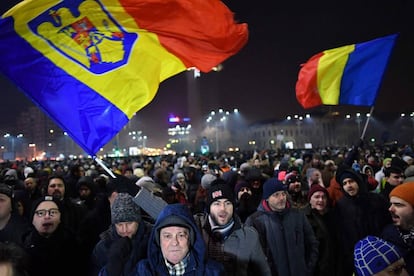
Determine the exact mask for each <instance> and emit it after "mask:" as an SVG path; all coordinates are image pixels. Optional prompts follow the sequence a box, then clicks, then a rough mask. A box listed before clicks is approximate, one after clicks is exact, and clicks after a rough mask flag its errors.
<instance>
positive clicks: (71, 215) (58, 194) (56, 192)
mask: <svg viewBox="0 0 414 276" xmlns="http://www.w3.org/2000/svg"><path fill="white" fill-rule="evenodd" d="M46 195H49V196H52V197H54V198H57V199H58V200H60V201H61V202H62V208H63V209H64V213H65V216H64V217H62V223H63V224H64V225H65V227H67V228H69V229H70V230H71V231H72V232H73V233H75V234H77V233H78V231H79V226H80V223H81V221H82V219H83V217H84V216H85V214H86V208H85V206H83V205H79V204H75V203H74V202H73V201H72V200H71V199H70V198H69V196H68V195H67V194H66V185H65V181H64V179H63V178H62V177H61V176H58V175H52V176H50V177H49V181H48V185H47V190H46Z"/></svg>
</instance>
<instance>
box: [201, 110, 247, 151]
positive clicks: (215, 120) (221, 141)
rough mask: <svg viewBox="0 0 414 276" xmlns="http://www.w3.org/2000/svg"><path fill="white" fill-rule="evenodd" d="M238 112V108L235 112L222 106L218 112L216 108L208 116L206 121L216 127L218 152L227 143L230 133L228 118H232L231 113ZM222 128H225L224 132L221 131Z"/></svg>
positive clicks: (215, 134)
mask: <svg viewBox="0 0 414 276" xmlns="http://www.w3.org/2000/svg"><path fill="white" fill-rule="evenodd" d="M238 113H239V110H238V109H237V108H234V109H233V112H230V111H225V110H223V109H222V108H220V109H219V110H218V111H217V112H216V111H214V110H213V111H211V112H210V114H209V116H208V117H207V119H206V123H207V124H211V125H212V126H213V127H214V136H215V146H216V152H219V151H220V148H221V147H223V146H224V145H226V141H225V138H226V135H227V134H228V133H227V131H229V129H227V127H226V125H227V121H228V119H229V118H230V115H233V114H235V115H237V114H238ZM220 128H222V130H223V131H222V133H220ZM227 143H228V141H227ZM224 147H225V146H224Z"/></svg>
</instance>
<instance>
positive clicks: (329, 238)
mask: <svg viewBox="0 0 414 276" xmlns="http://www.w3.org/2000/svg"><path fill="white" fill-rule="evenodd" d="M303 211H304V213H305V215H306V217H307V218H308V221H309V223H310V225H311V226H312V229H313V232H314V233H315V237H316V239H317V240H318V241H319V257H318V263H317V265H316V268H315V273H314V275H315V276H334V275H336V273H337V272H338V264H337V262H338V256H337V255H338V254H337V249H338V241H337V239H336V234H335V231H336V229H335V226H334V217H333V212H332V211H328V212H327V213H325V214H323V215H321V214H320V213H319V212H318V211H316V210H314V209H312V208H311V207H310V205H308V206H307V207H306V208H305V209H303Z"/></svg>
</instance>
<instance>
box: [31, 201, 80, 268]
mask: <svg viewBox="0 0 414 276" xmlns="http://www.w3.org/2000/svg"><path fill="white" fill-rule="evenodd" d="M62 210H63V209H62V204H61V202H60V201H59V200H57V199H55V198H53V197H51V196H44V197H41V198H39V199H38V200H36V201H35V202H33V206H32V212H31V216H30V219H31V222H32V225H33V228H32V230H31V231H30V232H29V233H28V234H27V235H26V236H25V237H24V242H23V246H24V249H25V251H26V252H27V253H28V255H29V257H30V267H29V271H28V272H29V275H83V274H82V272H85V271H86V270H85V269H83V270H82V266H80V265H79V264H80V260H79V259H78V256H79V252H78V244H77V242H76V238H75V235H74V234H73V233H72V232H70V231H69V230H68V229H67V228H65V227H64V225H63V224H62V223H61V220H62V217H63V216H64V215H65V214H64V213H62Z"/></svg>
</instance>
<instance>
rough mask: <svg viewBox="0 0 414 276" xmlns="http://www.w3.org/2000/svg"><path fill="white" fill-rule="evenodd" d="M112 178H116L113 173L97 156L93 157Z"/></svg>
mask: <svg viewBox="0 0 414 276" xmlns="http://www.w3.org/2000/svg"><path fill="white" fill-rule="evenodd" d="M93 159H94V160H95V161H96V163H98V164H99V165H100V166H101V167H102V168H103V169H104V170H105V171H106V172H107V173H108V174H109V175H110V176H112V178H116V176H115V174H114V173H113V172H112V171H111V170H110V169H109V168H108V167H107V166H106V165H105V163H104V162H103V161H102V160H101V159H99V158H98V157H96V156H95V157H94V158H93Z"/></svg>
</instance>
